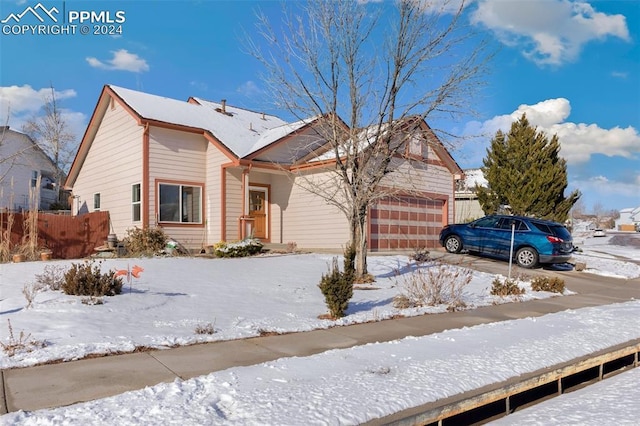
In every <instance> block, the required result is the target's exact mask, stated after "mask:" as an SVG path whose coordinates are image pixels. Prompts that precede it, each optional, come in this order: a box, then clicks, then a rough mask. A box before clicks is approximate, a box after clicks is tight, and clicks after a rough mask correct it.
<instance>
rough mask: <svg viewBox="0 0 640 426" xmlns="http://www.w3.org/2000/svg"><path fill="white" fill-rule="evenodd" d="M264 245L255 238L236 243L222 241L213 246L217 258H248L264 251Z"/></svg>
mask: <svg viewBox="0 0 640 426" xmlns="http://www.w3.org/2000/svg"><path fill="white" fill-rule="evenodd" d="M262 247H263V245H262V243H261V242H260V240H257V239H255V238H247V239H244V240H242V241H238V242H235V243H225V242H224V241H220V242H219V243H217V244H215V245H214V246H213V253H214V254H215V255H216V257H247V256H253V255H255V254H258V253H260V252H261V251H262Z"/></svg>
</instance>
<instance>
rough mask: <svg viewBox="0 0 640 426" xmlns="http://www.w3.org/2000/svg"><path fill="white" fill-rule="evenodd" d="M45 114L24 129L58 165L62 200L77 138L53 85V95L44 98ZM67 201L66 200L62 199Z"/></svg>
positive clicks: (37, 117) (58, 182)
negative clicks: (62, 188)
mask: <svg viewBox="0 0 640 426" xmlns="http://www.w3.org/2000/svg"><path fill="white" fill-rule="evenodd" d="M43 109H44V115H42V116H34V117H32V118H31V119H29V120H28V121H27V122H26V123H25V124H24V125H23V128H22V130H23V131H24V132H25V133H26V134H28V135H29V136H30V137H31V138H32V139H33V140H34V141H36V143H37V144H38V146H39V147H40V148H41V149H42V150H43V151H44V153H45V154H47V155H48V156H49V158H51V160H53V163H54V164H55V166H56V171H55V175H54V180H55V181H56V185H57V186H56V188H57V190H58V201H61V200H60V189H61V184H62V180H63V179H64V176H65V173H66V172H67V171H68V170H69V166H70V165H71V162H72V161H73V157H74V155H75V151H76V143H75V142H76V138H75V135H74V134H73V132H72V131H71V130H70V129H69V125H68V124H67V122H66V120H65V118H64V115H63V114H62V111H61V109H60V106H59V105H58V101H57V99H56V91H55V89H54V88H53V85H52V86H51V95H49V96H47V97H45V99H44V106H43ZM62 201H64V202H66V200H62Z"/></svg>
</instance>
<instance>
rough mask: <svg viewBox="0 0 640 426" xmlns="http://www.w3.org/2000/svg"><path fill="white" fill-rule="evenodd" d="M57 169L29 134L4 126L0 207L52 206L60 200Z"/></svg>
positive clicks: (0, 153) (0, 151) (1, 133)
mask: <svg viewBox="0 0 640 426" xmlns="http://www.w3.org/2000/svg"><path fill="white" fill-rule="evenodd" d="M56 170H57V168H56V165H55V163H54V162H53V160H51V158H49V156H48V155H47V154H45V152H44V151H43V150H42V149H41V148H40V147H39V146H38V144H37V143H35V142H34V141H33V139H31V138H30V137H29V135H26V134H24V133H22V132H18V131H15V130H12V129H10V128H9V126H0V208H2V209H7V210H12V211H24V210H29V209H30V208H32V207H35V208H37V209H39V210H48V209H49V207H50V206H51V205H52V204H53V203H55V202H56V201H58V189H59V188H60V182H56V181H55V176H56V175H57V173H56ZM38 185H39V187H38Z"/></svg>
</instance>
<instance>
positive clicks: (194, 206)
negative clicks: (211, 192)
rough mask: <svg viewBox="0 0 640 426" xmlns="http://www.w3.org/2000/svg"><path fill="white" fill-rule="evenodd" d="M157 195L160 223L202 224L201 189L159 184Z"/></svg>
mask: <svg viewBox="0 0 640 426" xmlns="http://www.w3.org/2000/svg"><path fill="white" fill-rule="evenodd" d="M158 187H159V188H158V189H159V190H158V193H159V197H158V199H159V205H160V208H159V220H160V222H176V223H202V218H201V212H202V187H201V186H191V185H178V184H169V183H161V184H159V185H158Z"/></svg>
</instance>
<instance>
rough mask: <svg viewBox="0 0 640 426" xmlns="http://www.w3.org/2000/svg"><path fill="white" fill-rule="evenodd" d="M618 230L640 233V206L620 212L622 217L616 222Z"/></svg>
mask: <svg viewBox="0 0 640 426" xmlns="http://www.w3.org/2000/svg"><path fill="white" fill-rule="evenodd" d="M616 229H618V230H620V231H638V232H640V206H638V207H636V208H632V207H630V208H626V209H622V210H620V217H619V218H618V219H617V220H616Z"/></svg>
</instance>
